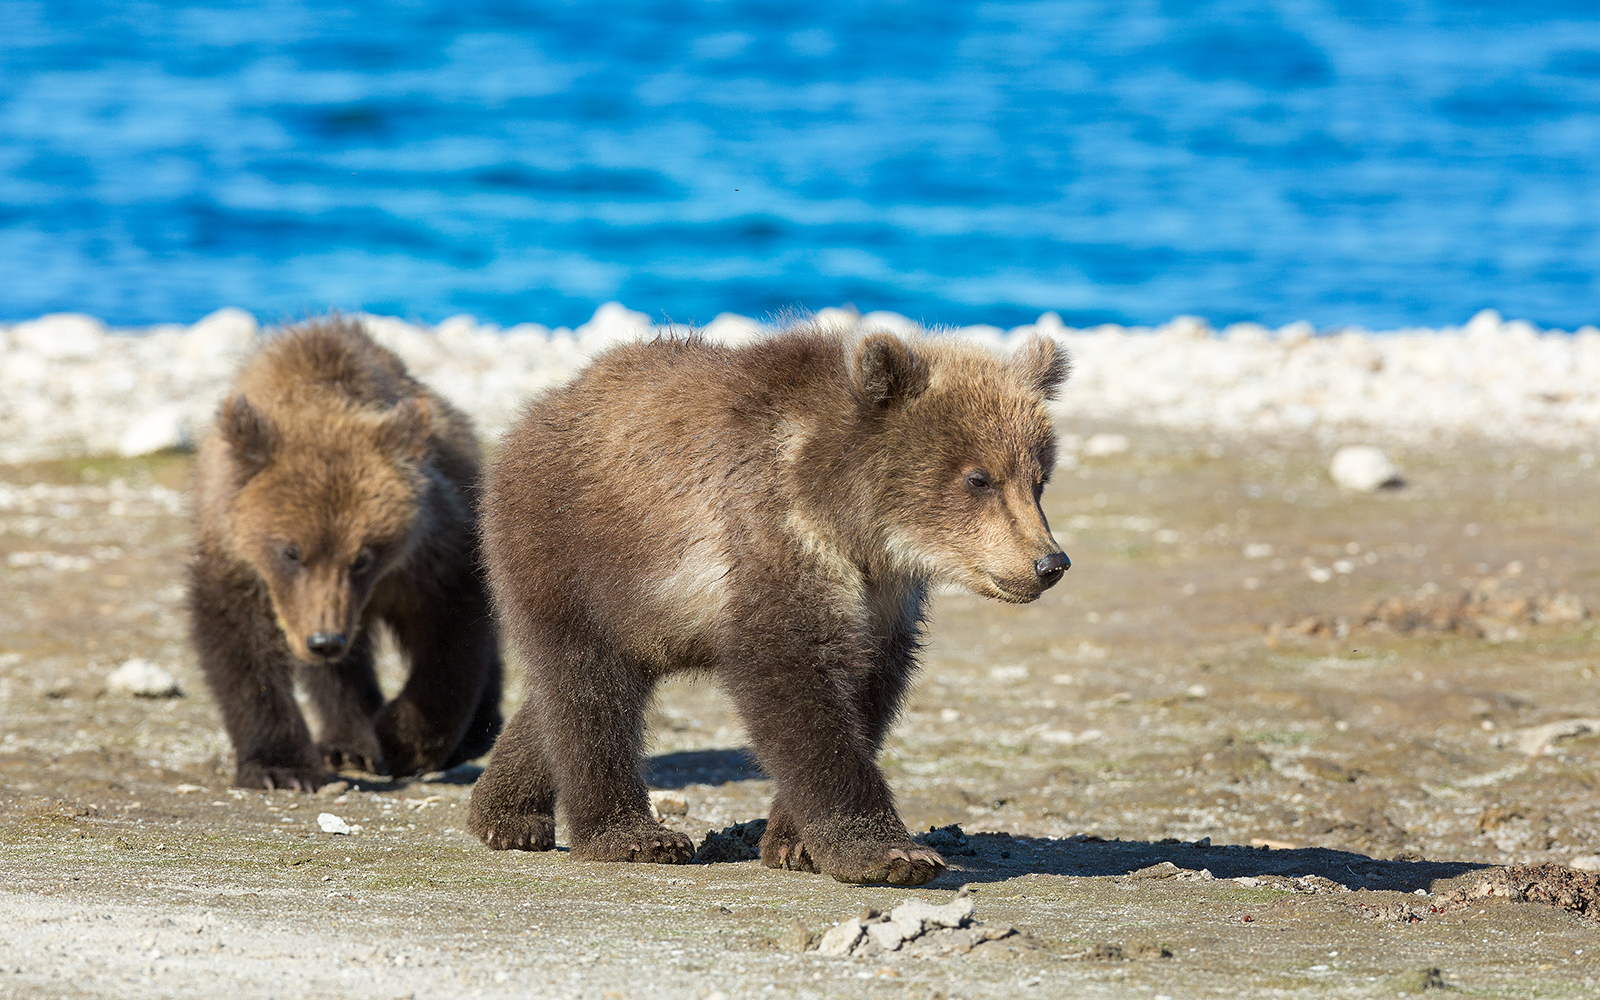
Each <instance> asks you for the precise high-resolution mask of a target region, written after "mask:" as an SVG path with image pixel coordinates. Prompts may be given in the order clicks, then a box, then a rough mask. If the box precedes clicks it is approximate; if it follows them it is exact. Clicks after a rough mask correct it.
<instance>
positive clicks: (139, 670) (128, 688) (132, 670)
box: [106, 657, 183, 698]
mask: <svg viewBox="0 0 1600 1000" xmlns="http://www.w3.org/2000/svg"><path fill="white" fill-rule="evenodd" d="M106 687H108V688H110V689H111V690H112V691H120V692H122V693H123V694H131V695H134V696H135V697H139V698H179V697H182V696H183V691H182V690H181V689H180V688H179V687H178V679H177V678H176V677H173V676H172V675H171V674H170V673H168V672H167V671H165V670H163V669H161V668H160V667H158V666H156V665H155V664H154V663H151V662H150V661H149V660H144V659H140V658H138V657H135V658H133V659H131V660H129V661H127V662H126V663H124V664H123V665H122V666H120V667H118V668H117V669H116V670H113V671H112V672H111V675H110V676H108V677H107V678H106Z"/></svg>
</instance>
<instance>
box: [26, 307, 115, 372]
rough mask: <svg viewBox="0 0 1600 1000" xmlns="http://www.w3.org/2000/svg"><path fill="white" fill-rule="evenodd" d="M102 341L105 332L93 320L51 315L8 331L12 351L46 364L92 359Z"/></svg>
mask: <svg viewBox="0 0 1600 1000" xmlns="http://www.w3.org/2000/svg"><path fill="white" fill-rule="evenodd" d="M105 339H106V329H105V326H104V325H102V324H101V322H100V321H99V320H97V319H95V318H94V317H93V316H83V315H80V314H79V313H54V314H52V315H49V316H41V317H39V318H38V319H34V320H28V321H27V322H25V323H18V324H17V325H16V326H14V327H12V328H11V342H12V345H13V346H14V348H17V349H20V350H22V351H27V352H30V353H32V354H34V355H36V356H38V357H41V358H44V359H46V360H49V361H76V360H81V359H85V358H93V357H94V356H95V355H97V354H98V353H99V352H100V348H101V347H102V346H104V344H105Z"/></svg>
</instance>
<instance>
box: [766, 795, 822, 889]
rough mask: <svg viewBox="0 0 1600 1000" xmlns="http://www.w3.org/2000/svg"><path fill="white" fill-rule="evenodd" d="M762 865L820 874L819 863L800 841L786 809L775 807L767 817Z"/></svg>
mask: <svg viewBox="0 0 1600 1000" xmlns="http://www.w3.org/2000/svg"><path fill="white" fill-rule="evenodd" d="M761 863H762V864H763V865H765V866H766V867H768V868H783V869H786V870H788V871H792V872H811V873H813V874H816V873H817V872H818V869H817V863H816V862H815V861H813V860H811V854H810V853H809V852H808V851H807V850H806V845H805V843H804V842H803V841H801V839H800V832H799V831H798V830H796V829H795V825H794V821H793V820H791V819H790V818H789V814H788V812H787V811H785V810H784V809H781V808H779V807H777V806H774V807H773V809H772V812H771V813H770V814H769V815H768V817H767V831H766V833H764V834H762V835H761Z"/></svg>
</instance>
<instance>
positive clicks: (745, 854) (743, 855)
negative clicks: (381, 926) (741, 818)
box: [694, 819, 767, 865]
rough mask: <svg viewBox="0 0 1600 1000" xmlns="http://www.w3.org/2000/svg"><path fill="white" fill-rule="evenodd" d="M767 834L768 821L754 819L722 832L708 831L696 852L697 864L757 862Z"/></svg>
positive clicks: (726, 828)
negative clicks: (762, 841) (763, 839)
mask: <svg viewBox="0 0 1600 1000" xmlns="http://www.w3.org/2000/svg"><path fill="white" fill-rule="evenodd" d="M766 832H767V821H766V820H764V819H753V820H750V821H748V822H745V823H735V824H734V825H733V826H729V827H724V828H723V829H721V830H707V831H706V839H705V840H703V841H701V843H700V849H699V850H697V851H695V852H694V860H695V864H701V865H716V864H735V863H738V862H740V861H756V860H759V859H760V857H761V837H762V835H763V834H765V833H766Z"/></svg>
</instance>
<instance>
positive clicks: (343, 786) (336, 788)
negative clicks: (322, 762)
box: [317, 781, 350, 799]
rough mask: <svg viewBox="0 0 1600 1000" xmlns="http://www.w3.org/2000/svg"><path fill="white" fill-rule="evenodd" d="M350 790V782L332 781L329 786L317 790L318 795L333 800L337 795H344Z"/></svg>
mask: <svg viewBox="0 0 1600 1000" xmlns="http://www.w3.org/2000/svg"><path fill="white" fill-rule="evenodd" d="M349 790H350V782H348V781H330V782H329V783H328V784H326V785H323V786H322V787H321V788H319V789H317V794H318V795H320V796H322V797H323V798H328V799H331V798H333V797H334V796H336V795H343V794H344V793H345V792H348V791H349Z"/></svg>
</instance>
